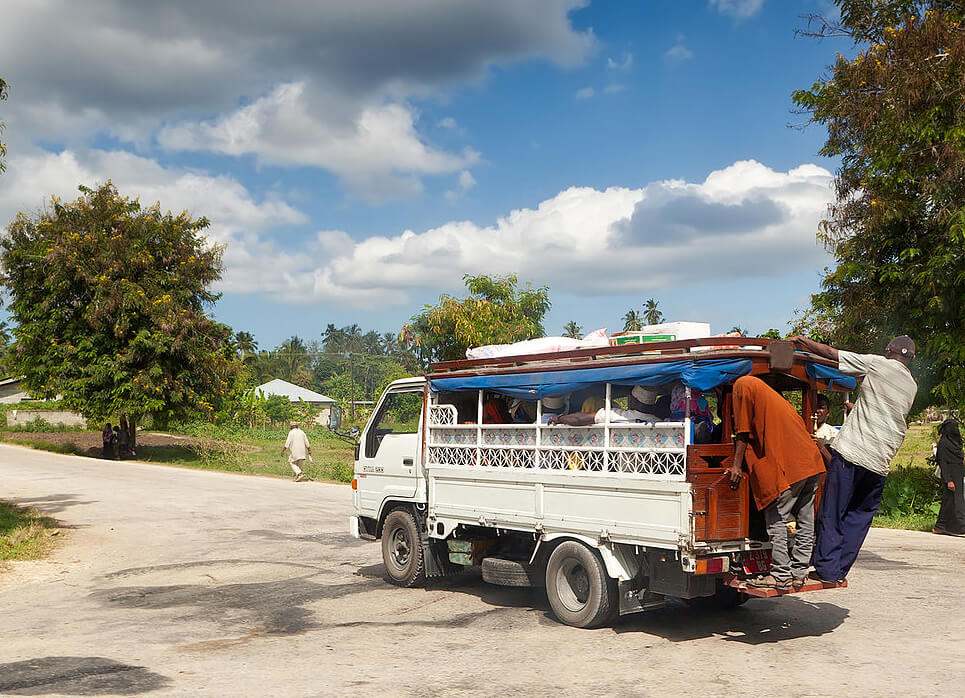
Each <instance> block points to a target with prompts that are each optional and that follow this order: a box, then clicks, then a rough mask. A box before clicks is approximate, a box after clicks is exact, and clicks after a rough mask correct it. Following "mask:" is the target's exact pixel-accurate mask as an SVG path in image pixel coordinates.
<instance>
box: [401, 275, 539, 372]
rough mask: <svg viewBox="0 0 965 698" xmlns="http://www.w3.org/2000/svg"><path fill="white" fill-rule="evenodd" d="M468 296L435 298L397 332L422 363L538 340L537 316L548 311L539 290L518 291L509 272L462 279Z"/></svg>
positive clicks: (513, 277)
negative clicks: (435, 301)
mask: <svg viewBox="0 0 965 698" xmlns="http://www.w3.org/2000/svg"><path fill="white" fill-rule="evenodd" d="M463 281H464V282H465V283H466V288H467V289H468V290H469V294H470V295H469V297H468V298H452V297H451V296H448V295H443V296H440V297H439V303H438V304H437V305H434V306H430V305H427V306H425V308H424V309H423V311H422V312H421V313H419V314H418V315H414V316H413V317H412V318H411V319H410V320H409V322H408V323H407V324H406V325H405V326H404V327H403V328H402V331H401V332H400V333H399V340H400V341H401V342H402V343H403V344H404V345H405V346H407V347H411V348H413V349H414V350H415V351H416V353H417V354H418V356H419V358H420V360H421V361H422V362H423V364H428V363H430V362H432V361H447V360H454V359H462V358H465V356H466V349H468V348H470V347H478V346H481V345H484V344H506V343H509V342H518V341H521V340H524V339H533V338H535V337H543V336H544V335H545V334H546V332H545V330H544V329H543V316H544V315H545V314H546V311H548V310H549V308H550V300H549V289H548V288H547V287H545V286H542V287H540V288H532V287H531V286H530V285H529V284H527V285H526V288H524V289H520V288H518V281H517V278H516V275H515V274H510V275H509V276H503V277H498V276H471V275H469V274H467V275H465V276H464V277H463Z"/></svg>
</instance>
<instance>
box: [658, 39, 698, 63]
mask: <svg viewBox="0 0 965 698" xmlns="http://www.w3.org/2000/svg"><path fill="white" fill-rule="evenodd" d="M663 57H664V58H665V59H666V60H668V61H672V62H674V63H683V62H684V61H689V60H690V59H691V58H693V57H694V52H693V51H691V50H690V49H689V48H687V45H686V44H685V43H684V37H683V36H678V37H677V42H676V43H675V44H674V45H673V46H671V47H670V48H668V49H667V50H666V51H664V54H663Z"/></svg>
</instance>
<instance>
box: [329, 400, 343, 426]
mask: <svg viewBox="0 0 965 698" xmlns="http://www.w3.org/2000/svg"><path fill="white" fill-rule="evenodd" d="M341 426H342V408H341V407H339V406H338V405H332V406H331V408H329V410H328V428H329V429H331V430H332V431H338V429H339V428H340V427H341Z"/></svg>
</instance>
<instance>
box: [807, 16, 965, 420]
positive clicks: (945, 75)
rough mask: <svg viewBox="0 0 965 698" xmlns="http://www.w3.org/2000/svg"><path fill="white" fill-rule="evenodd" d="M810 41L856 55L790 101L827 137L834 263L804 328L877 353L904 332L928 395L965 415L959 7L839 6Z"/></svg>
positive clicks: (964, 47)
mask: <svg viewBox="0 0 965 698" xmlns="http://www.w3.org/2000/svg"><path fill="white" fill-rule="evenodd" d="M837 5H838V7H839V11H840V12H839V14H840V21H834V22H829V21H826V20H824V19H822V18H820V17H812V18H811V24H810V26H809V31H808V32H805V33H808V34H810V35H814V36H821V37H825V36H843V37H847V38H848V39H850V40H851V41H852V42H853V43H854V45H855V48H856V49H857V50H856V51H855V52H854V56H853V57H847V56H843V55H840V54H839V55H838V57H837V59H836V61H835V63H834V65H833V66H831V68H830V72H829V73H828V75H827V76H826V77H825V78H823V79H821V80H819V81H818V82H816V83H815V84H814V85H813V86H812V87H811V88H810V89H808V90H800V91H798V92H795V93H794V95H793V99H794V102H795V103H796V104H797V105H798V107H799V108H800V109H801V110H802V111H803V112H805V113H807V114H809V115H810V118H811V121H813V122H816V123H819V124H823V125H825V126H826V127H827V130H828V138H827V141H826V142H825V144H824V147H823V148H822V150H821V154H823V155H826V156H828V157H834V158H838V159H839V160H840V163H841V166H840V167H839V168H838V170H837V172H836V174H835V182H834V183H835V193H836V200H835V202H834V203H833V204H832V205H831V206H830V207H829V214H828V218H827V219H826V220H824V221H823V222H822V223H821V226H820V229H819V231H818V237H819V239H820V240H821V241H822V242H823V243H824V244H825V246H826V247H827V248H828V250H829V251H831V252H832V253H833V254H834V256H835V260H836V262H837V264H836V267H835V268H834V269H832V270H829V271H828V272H827V274H826V276H825V278H824V281H823V283H822V291H821V292H820V293H818V294H816V295H815V296H814V297H813V298H812V309H811V312H810V314H811V316H812V317H811V319H813V320H815V321H822V322H823V321H827V320H830V322H831V323H832V325H833V331H832V333H831V334H832V335H833V336H832V337H831V339H832V340H834V341H835V342H836V343H839V344H841V345H843V346H848V347H849V348H853V349H856V350H880V349H881V348H882V347H883V346H884V342H885V341H887V338H888V337H890V336H891V335H894V334H900V333H907V334H909V335H911V336H912V337H913V338H914V339H915V340H916V341H917V342H918V345H919V347H920V353H921V354H922V355H924V358H925V360H926V362H927V363H928V364H930V366H929V367H928V368H926V372H927V371H933V372H934V378H935V380H936V385H935V389H934V394H936V395H937V396H938V397H940V398H941V399H943V400H944V401H946V402H948V403H951V404H955V405H958V406H959V407H962V408H965V323H963V322H962V315H961V314H962V310H961V309H962V308H963V307H965V186H963V184H962V183H963V181H965V91H963V90H962V85H963V84H965V10H963V7H962V3H960V2H952V1H950V0H931V1H917V2H912V1H910V0H889V1H880V2H871V0H838V2H837Z"/></svg>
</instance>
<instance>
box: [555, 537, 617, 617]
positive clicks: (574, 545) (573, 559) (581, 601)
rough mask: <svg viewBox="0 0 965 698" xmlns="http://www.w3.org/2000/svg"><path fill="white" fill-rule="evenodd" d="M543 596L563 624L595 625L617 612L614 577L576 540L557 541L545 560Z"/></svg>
mask: <svg viewBox="0 0 965 698" xmlns="http://www.w3.org/2000/svg"><path fill="white" fill-rule="evenodd" d="M546 596H547V597H548V598H549V602H550V606H551V607H552V609H553V613H554V614H555V615H556V617H557V618H559V619H560V620H561V621H562V622H564V623H566V624H567V625H573V626H576V627H577V628H595V627H597V626H600V625H604V624H606V623H609V622H610V621H611V620H613V618H614V617H616V614H617V613H619V606H617V604H618V603H619V599H618V598H617V587H616V582H615V580H613V579H611V578H610V576H609V575H608V574H607V572H606V568H605V567H604V566H603V561H602V560H600V558H599V556H598V555H597V554H596V553H594V552H593V551H592V550H590V549H589V548H587V547H586V546H585V545H583V544H582V543H578V542H576V541H565V542H563V543H560V544H559V545H558V546H557V547H556V549H555V550H554V551H553V552H552V553H551V554H550V557H549V561H548V562H547V563H546Z"/></svg>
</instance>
